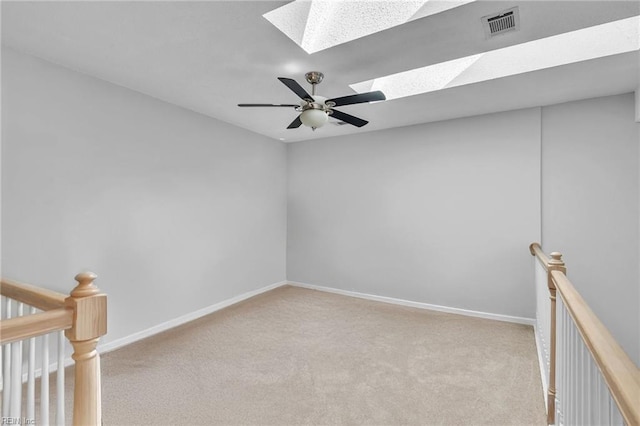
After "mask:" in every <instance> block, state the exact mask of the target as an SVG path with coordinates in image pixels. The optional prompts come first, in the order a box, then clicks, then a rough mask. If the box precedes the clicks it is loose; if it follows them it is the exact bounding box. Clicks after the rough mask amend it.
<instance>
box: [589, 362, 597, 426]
mask: <svg viewBox="0 0 640 426" xmlns="http://www.w3.org/2000/svg"><path fill="white" fill-rule="evenodd" d="M597 377H598V368H597V367H596V363H595V362H594V360H593V358H591V355H589V399H588V400H587V408H588V410H589V417H588V419H587V421H588V423H589V424H590V425H593V424H597V423H596V421H597V417H596V411H597V404H596V392H597V389H598V384H597Z"/></svg>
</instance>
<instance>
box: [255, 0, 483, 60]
mask: <svg viewBox="0 0 640 426" xmlns="http://www.w3.org/2000/svg"><path fill="white" fill-rule="evenodd" d="M473 1H475V0H449V1H442V0H440V1H429V0H420V1H418V0H402V1H398V0H387V1H370V0H350V1H331V0H295V1H293V2H291V3H288V4H286V5H284V6H282V7H279V8H277V9H274V10H272V11H271V12H268V13H265V14H264V15H263V16H264V17H265V18H266V19H267V20H269V22H271V23H272V24H273V25H274V26H276V27H277V28H278V29H279V30H280V31H282V32H283V33H285V34H286V35H287V36H288V37H289V38H290V39H291V40H293V41H294V42H296V43H297V44H298V45H299V46H300V47H302V48H303V49H304V50H305V51H306V52H307V53H315V52H319V51H321V50H324V49H328V48H330V47H333V46H337V45H339V44H343V43H346V42H348V41H352V40H356V39H358V38H361V37H364V36H367V35H370V34H374V33H377V32H379V31H383V30H386V29H389V28H392V27H396V26H398V25H402V24H405V23H407V22H410V21H414V20H416V19H420V18H424V17H425V16H429V15H434V14H436V13H439V12H442V11H445V10H448V9H453V8H454V7H458V6H461V5H463V4H467V3H471V2H473Z"/></svg>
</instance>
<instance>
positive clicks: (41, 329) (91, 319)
mask: <svg viewBox="0 0 640 426" xmlns="http://www.w3.org/2000/svg"><path fill="white" fill-rule="evenodd" d="M96 278H97V277H96V275H95V274H93V273H92V272H84V273H80V274H78V275H76V277H75V279H76V281H77V282H78V285H77V286H76V287H75V288H74V289H73V290H72V291H71V293H70V295H69V296H65V295H63V294H60V293H57V292H54V291H50V290H46V289H42V288H39V287H36V286H33V285H29V284H22V283H18V282H16V281H12V280H8V279H2V280H0V294H2V296H4V297H5V298H7V299H12V300H14V301H16V302H18V303H19V305H20V310H22V306H21V305H22V304H25V305H29V306H31V307H32V308H31V310H32V315H25V316H18V317H15V318H10V319H4V320H2V321H0V342H1V344H2V345H3V346H4V345H5V344H12V345H11V346H13V345H14V344H20V346H19V347H18V349H19V352H20V353H21V350H22V346H21V343H20V342H21V341H23V340H28V339H29V340H31V341H32V342H34V338H35V337H36V336H41V335H42V336H44V338H45V342H46V341H48V336H47V333H50V332H52V331H57V330H64V334H65V336H66V338H67V339H68V340H69V341H70V343H71V345H72V346H73V348H74V353H73V355H72V358H73V360H74V361H75V382H74V398H73V401H74V403H73V424H74V425H83V426H87V425H96V426H97V425H100V424H101V423H102V413H101V395H100V358H99V355H98V353H97V351H96V345H97V343H98V340H99V339H100V337H101V336H103V335H104V334H106V332H107V296H106V295H105V294H103V293H100V290H99V289H98V288H97V287H96V286H95V285H94V283H93V281H94V280H95V279H96ZM36 308H37V309H39V310H42V311H43V312H41V313H33V312H35V309H36ZM63 340H64V339H63V338H62V337H61V338H60V341H59V344H58V349H59V350H58V357H59V358H63V359H59V360H58V361H59V362H58V368H59V369H60V368H62V369H63V368H64V367H63V362H64V350H63ZM31 344H33V343H31ZM30 350H31V349H30ZM30 356H31V355H30ZM43 357H44V360H43V365H44V366H46V365H48V350H47V352H46V353H45V354H44V355H43ZM18 359H20V360H21V356H20V357H19V358H18ZM3 361H7V360H3ZM15 364H16V363H14V365H13V366H12V368H13V367H16V369H17V371H18V372H19V373H18V374H15V373H14V374H13V379H16V380H17V381H14V383H13V387H14V388H15V387H21V385H22V383H21V379H22V374H21V372H22V365H21V362H17V364H19V365H17V366H16V365H15ZM31 364H32V363H31V362H30V363H29V369H30V371H29V382H30V383H29V387H30V388H31V387H32V383H31V382H32V380H33V371H32V370H33V367H32V365H31ZM7 372H9V371H7ZM45 376H46V377H45ZM63 380H64V371H62V374H61V372H60V371H59V372H58V385H60V384H62V390H63V388H64V382H63ZM47 384H48V368H46V369H45V370H44V371H43V373H42V387H43V392H44V390H45V389H47V390H46V392H47V393H48V385H47ZM3 391H4V393H3V401H8V400H9V399H10V398H11V397H10V396H9V395H7V392H6V391H7V389H4V390H3ZM58 391H60V386H59V388H58ZM29 392H30V393H29V397H28V401H29V400H30V401H29V404H28V405H32V404H33V395H32V393H33V389H30V390H29ZM14 399H17V400H18V401H12V402H11V404H12V407H14V406H15V407H17V408H15V412H18V413H19V412H21V409H20V404H21V395H20V394H18V397H17V398H14ZM47 401H48V396H47ZM47 404H48V402H47ZM5 409H6V407H3V413H4V410H5ZM32 410H33V408H32V409H31V411H32ZM47 410H48V407H47ZM60 410H62V411H63V410H64V408H63V407H59V411H60ZM27 412H28V413H29V408H28V409H27ZM46 417H48V414H46V416H45V418H46ZM56 422H57V423H61V422H64V419H63V417H60V416H59V417H58V418H57V419H56Z"/></svg>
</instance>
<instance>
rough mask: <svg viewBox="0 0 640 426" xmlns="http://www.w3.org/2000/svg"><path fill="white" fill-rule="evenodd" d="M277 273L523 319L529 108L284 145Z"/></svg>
mask: <svg viewBox="0 0 640 426" xmlns="http://www.w3.org/2000/svg"><path fill="white" fill-rule="evenodd" d="M288 164H289V201H288V202H289V207H288V233H287V278H288V279H289V280H292V281H299V282H304V283H308V284H315V285H323V286H329V287H335V288H339V289H344V290H353V291H358V292H364V293H370V294H375V295H382V296H391V297H396V298H400V299H407V300H411V301H418V302H425V303H431V304H438V305H445V306H449V307H456V308H463V309H470V310H476V311H483V312H490V313H497V314H504V315H513V316H520V317H529V318H533V317H534V316H535V315H534V313H535V298H534V291H533V274H532V270H531V257H530V254H529V252H528V250H527V247H528V245H529V244H530V243H531V242H532V241H536V240H538V239H539V238H540V110H539V109H537V108H534V109H527V110H519V111H512V112H507V113H500V114H492V115H485V116H478V117H471V118H464V119H459V120H452V121H445V122H439V123H432V124H426V125H420V126H412V127H404V128H397V129H391V130H387V131H380V132H372V133H362V134H358V135H356V136H349V137H343V138H332V139H325V140H317V141H309V142H299V143H295V144H291V145H289V146H288Z"/></svg>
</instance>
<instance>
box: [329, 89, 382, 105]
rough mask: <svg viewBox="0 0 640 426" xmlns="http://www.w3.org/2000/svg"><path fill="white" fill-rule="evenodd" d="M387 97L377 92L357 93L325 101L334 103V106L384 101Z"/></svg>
mask: <svg viewBox="0 0 640 426" xmlns="http://www.w3.org/2000/svg"><path fill="white" fill-rule="evenodd" d="M386 99H387V97H386V96H385V95H384V93H382V92H381V91H379V90H376V91H375V92H367V93H357V94H355V95H349V96H342V97H340V98H333V99H327V102H333V103H335V106H343V105H353V104H362V103H365V102H373V101H384V100H386Z"/></svg>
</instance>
